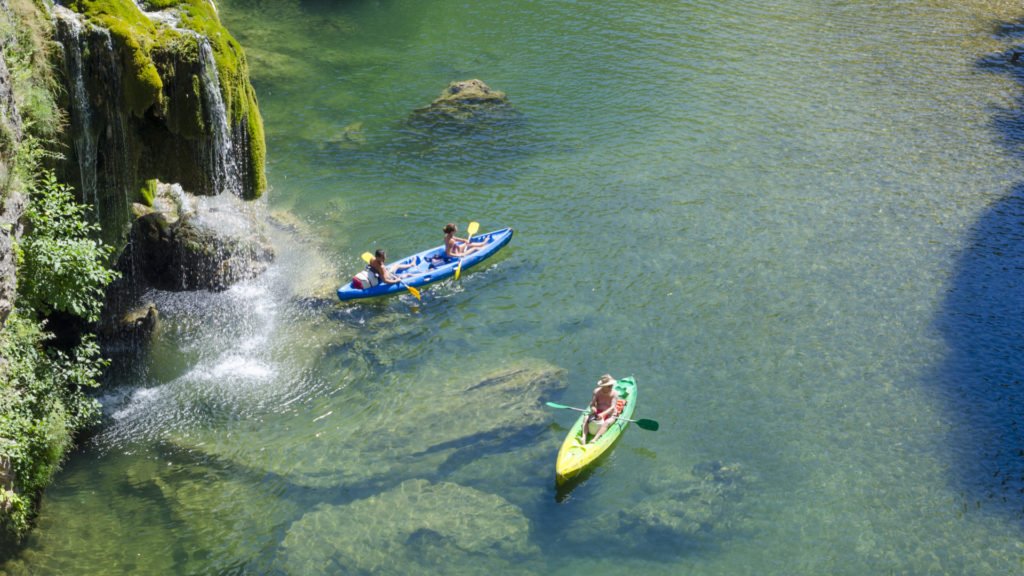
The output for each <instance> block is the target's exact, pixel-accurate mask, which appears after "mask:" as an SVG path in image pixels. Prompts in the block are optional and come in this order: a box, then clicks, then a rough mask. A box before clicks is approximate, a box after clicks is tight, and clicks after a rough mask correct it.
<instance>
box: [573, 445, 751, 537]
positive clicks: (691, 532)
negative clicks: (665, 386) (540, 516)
mask: <svg viewBox="0 0 1024 576" xmlns="http://www.w3.org/2000/svg"><path fill="white" fill-rule="evenodd" d="M755 481H756V478H754V477H753V476H752V475H750V474H749V473H748V472H747V471H746V470H745V469H744V467H743V466H741V465H739V464H728V465H726V464H723V463H721V462H717V461H716V462H707V463H703V464H698V465H697V466H694V468H693V471H692V475H690V476H688V477H684V478H678V477H668V476H665V475H655V476H652V477H650V478H648V479H647V481H646V482H645V484H644V485H642V486H640V487H639V489H637V490H636V494H637V495H638V498H639V499H638V501H637V502H636V503H635V504H634V505H632V506H624V507H622V508H621V509H619V510H615V511H609V512H606V513H604V514H601V515H599V516H597V518H593V517H588V518H586V519H585V520H580V521H578V522H575V523H574V524H573V525H572V526H571V527H570V529H569V530H568V531H567V532H566V537H567V538H568V539H569V540H570V541H572V542H576V543H581V544H582V543H586V542H591V541H593V540H595V539H598V538H601V537H602V535H604V534H608V533H614V534H618V535H619V538H618V540H617V546H619V547H620V548H622V549H623V550H625V551H631V552H640V551H644V550H657V549H658V548H663V547H664V545H665V543H673V544H675V545H676V546H677V547H681V546H687V545H696V544H698V543H699V542H700V541H701V540H702V539H704V538H707V537H709V535H710V534H712V533H719V532H725V531H728V530H731V529H735V528H737V527H738V525H739V524H740V523H742V522H743V520H744V517H743V516H742V514H741V513H740V510H739V509H738V507H737V506H735V504H737V503H738V502H739V501H740V500H741V499H742V497H743V495H744V492H745V491H746V490H747V489H748V487H749V486H750V485H751V484H752V483H754V482H755Z"/></svg>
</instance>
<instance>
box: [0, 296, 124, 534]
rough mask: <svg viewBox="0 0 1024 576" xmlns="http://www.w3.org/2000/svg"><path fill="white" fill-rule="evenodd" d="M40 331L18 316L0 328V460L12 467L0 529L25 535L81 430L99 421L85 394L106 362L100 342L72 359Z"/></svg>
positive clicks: (90, 341)
mask: <svg viewBox="0 0 1024 576" xmlns="http://www.w3.org/2000/svg"><path fill="white" fill-rule="evenodd" d="M48 338H49V335H48V334H47V333H46V332H44V331H43V330H42V326H41V325H40V324H39V323H37V322H35V321H32V320H30V319H28V318H25V317H23V316H20V315H18V314H14V315H12V316H11V317H10V318H8V319H7V323H6V324H5V325H4V328H3V330H2V331H0V358H3V362H2V363H0V460H7V462H9V463H10V468H11V471H12V472H13V477H14V478H15V479H16V485H15V486H14V490H7V489H5V487H3V486H0V509H3V508H7V513H6V514H0V528H3V531H4V532H6V533H7V534H11V535H15V536H17V535H20V534H23V533H24V531H25V530H26V529H27V527H28V520H29V518H30V517H31V513H32V510H33V505H32V502H33V501H34V499H35V496H36V495H37V494H38V492H39V491H41V490H42V489H43V488H44V487H45V486H46V485H47V484H48V483H49V482H50V479H51V478H52V477H53V474H54V473H55V472H56V471H57V469H58V467H59V464H60V462H61V460H62V458H63V456H64V454H65V453H66V452H67V450H68V449H69V448H70V446H71V439H72V436H73V434H74V433H75V431H76V430H79V429H81V428H84V427H86V426H89V425H91V424H93V423H95V422H96V420H97V418H98V417H99V404H98V403H97V402H96V400H94V399H92V398H89V397H88V396H87V395H86V393H85V390H86V389H87V388H91V387H95V386H97V385H98V384H97V378H98V377H99V375H100V372H101V371H102V369H103V367H104V366H105V365H106V361H105V360H103V359H101V358H100V355H99V346H98V345H97V344H96V341H95V339H94V338H85V339H84V340H83V341H82V344H81V345H79V346H78V347H77V348H76V349H75V351H74V353H73V354H72V355H66V354H63V353H61V352H57V351H53V350H47V349H46V348H45V346H44V344H45V341H46V340H47V339H48Z"/></svg>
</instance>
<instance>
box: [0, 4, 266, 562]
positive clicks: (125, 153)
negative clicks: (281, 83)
mask: <svg viewBox="0 0 1024 576" xmlns="http://www.w3.org/2000/svg"><path fill="white" fill-rule="evenodd" d="M140 6H141V8H140ZM264 157H265V147H264V136H263V124H262V119H261V117H260V114H259V110H258V108H257V102H256V96H255V93H254V92H253V89H252V86H251V85H250V83H249V79H248V68H247V64H246V61H245V57H244V54H243V52H242V49H241V47H240V46H239V45H238V43H237V42H236V41H235V40H234V39H233V38H232V37H231V35H230V34H229V33H228V32H227V31H226V30H224V28H223V27H222V26H221V25H220V22H219V19H218V18H217V14H216V10H215V8H214V7H213V4H212V2H209V1H208V0H151V1H149V2H144V1H142V2H140V3H139V4H138V5H137V4H135V3H134V2H132V0H67V1H65V2H59V3H58V4H52V3H51V2H50V1H49V0H0V556H2V555H4V554H5V553H9V552H10V551H11V550H12V549H13V547H12V544H13V543H14V542H16V541H17V540H19V539H20V538H21V537H22V536H23V535H24V534H25V532H26V530H27V529H28V526H29V525H30V521H31V517H32V515H33V512H34V509H35V507H36V503H37V501H38V497H39V495H40V494H41V491H42V490H43V488H44V487H45V486H46V485H47V484H48V483H49V481H50V479H51V477H52V475H53V473H54V472H55V471H56V469H57V468H58V466H59V464H60V462H61V461H62V459H63V458H64V455H65V454H66V452H67V450H68V449H69V448H70V446H72V444H73V439H74V437H75V435H76V434H77V433H78V432H79V431H81V430H82V429H83V428H84V427H85V426H88V425H89V424H90V423H91V422H93V421H94V419H95V418H96V416H97V414H98V411H97V404H96V402H95V401H93V400H90V399H89V397H88V396H87V394H86V390H87V389H88V388H90V387H92V386H95V385H97V382H98V380H99V377H100V370H101V368H102V366H103V365H104V361H103V360H101V359H100V357H99V348H98V346H97V345H96V344H95V339H94V338H93V337H91V336H90V335H89V334H88V333H82V332H81V329H83V328H84V329H85V331H86V332H88V331H89V330H92V329H94V328H95V327H96V326H97V324H96V322H97V320H98V318H99V307H100V305H101V304H102V301H103V300H102V290H103V287H104V286H106V285H107V284H108V283H109V282H110V281H111V279H112V278H113V277H114V274H113V273H112V272H111V271H110V270H109V269H108V268H107V266H108V265H109V256H110V251H109V250H110V249H109V248H107V247H106V246H105V245H104V244H103V242H101V241H99V240H98V238H97V237H98V236H99V234H98V230H97V228H96V227H95V225H93V224H92V222H95V221H97V219H98V221H99V222H101V223H103V225H104V229H103V230H102V236H103V238H106V239H107V240H108V241H109V240H112V241H114V243H120V242H122V241H123V240H124V238H125V237H126V230H127V229H128V228H129V225H130V223H131V221H132V219H133V218H132V213H131V210H130V206H131V203H132V202H136V201H139V202H143V203H151V202H152V201H153V200H152V199H153V191H154V189H155V188H156V180H162V181H164V182H175V183H179V184H181V185H182V186H183V187H184V188H186V189H187V190H189V191H191V192H194V193H197V194H207V195H213V194H219V193H222V192H228V193H231V194H233V195H236V196H239V197H242V198H248V199H252V198H255V197H258V196H260V195H261V194H262V193H263V192H264V190H265V189H266V179H265V176H264ZM51 170H53V171H55V172H56V173H57V175H58V176H57V178H56V179H55V178H54V177H53V176H52V174H51ZM67 184H70V185H72V186H73V188H69V187H68V186H67ZM72 190H74V196H73V195H72ZM76 197H77V199H78V200H79V201H82V202H84V203H85V204H84V205H80V204H78V203H77V202H76V201H75V198H76ZM62 325H63V327H64V328H67V327H68V326H73V327H74V329H73V330H70V331H68V330H63V332H61V326H62ZM55 328H57V330H56V331H57V332H58V334H57V336H58V337H57V338H56V339H54V336H53V334H51V332H53V331H55ZM69 332H70V337H68V336H69Z"/></svg>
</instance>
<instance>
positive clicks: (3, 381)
mask: <svg viewBox="0 0 1024 576" xmlns="http://www.w3.org/2000/svg"><path fill="white" fill-rule="evenodd" d="M8 5H9V7H10V9H11V12H7V11H0V40H2V42H0V45H2V46H3V58H4V60H5V62H6V63H7V66H8V69H9V71H10V75H11V88H12V92H13V95H14V103H15V106H16V107H17V110H18V112H19V115H20V117H21V126H20V129H19V127H18V126H16V125H14V124H10V123H9V122H10V119H9V118H4V119H3V120H2V121H0V134H2V138H0V152H2V155H0V165H2V166H0V167H2V168H4V169H5V170H4V171H3V179H2V180H0V208H2V207H4V206H5V205H7V200H9V199H10V198H11V197H12V196H13V195H23V196H27V199H28V203H27V207H26V210H25V214H24V221H25V222H26V227H25V231H24V234H23V236H22V237H21V239H20V240H19V241H18V243H17V245H16V246H15V255H16V259H17V262H18V264H19V270H18V272H19V274H18V287H17V299H16V302H15V307H14V310H13V312H12V313H11V315H10V316H9V317H8V318H7V321H6V323H4V324H3V325H2V326H0V550H5V551H7V550H10V549H11V546H10V544H11V543H13V542H16V541H18V540H20V539H21V538H22V537H23V536H24V534H25V532H26V531H27V529H28V526H29V523H30V520H31V518H32V515H33V513H34V511H35V508H36V501H37V499H38V496H39V494H40V492H41V490H42V489H43V488H44V487H45V486H46V485H47V484H48V483H49V482H50V480H51V478H52V477H53V474H54V473H55V472H56V470H57V469H58V468H59V466H60V463H61V461H62V459H63V457H64V455H65V454H66V453H67V451H68V449H69V448H70V446H71V445H72V443H73V438H74V436H75V434H76V433H77V432H79V431H80V430H82V429H83V428H85V427H87V426H89V425H90V424H92V423H93V422H95V421H96V419H97V417H98V414H99V411H98V405H97V403H96V402H95V401H94V400H92V399H90V398H89V397H88V396H87V394H86V391H87V390H88V389H89V388H93V387H95V386H97V382H98V378H99V376H100V374H101V371H102V369H103V367H104V366H105V361H104V360H103V359H101V358H100V355H99V346H98V345H97V343H96V341H95V339H94V338H93V337H92V336H90V335H85V336H84V337H82V338H81V340H80V341H79V342H78V343H77V344H76V345H73V346H72V345H67V346H66V347H65V348H64V349H60V348H58V347H57V346H55V345H54V342H53V341H52V340H53V336H52V335H51V334H49V333H48V332H47V331H46V327H47V324H46V319H47V317H48V316H49V315H50V314H52V313H55V312H60V313H66V314H71V315H75V316H78V317H81V318H82V319H84V320H86V321H95V320H96V319H97V318H98V316H99V310H100V306H101V304H102V300H101V299H102V297H103V289H104V288H105V286H106V285H107V283H109V282H110V281H111V280H112V279H113V278H114V273H113V272H112V271H110V270H108V269H107V267H106V259H107V257H108V256H109V254H110V249H109V248H108V247H105V246H104V245H103V244H102V243H100V242H99V241H98V240H94V239H93V238H92V235H93V234H94V233H95V232H96V226H94V225H91V224H88V223H87V222H86V220H85V212H84V211H85V208H84V207H83V206H81V205H78V204H76V203H75V201H74V199H73V196H72V194H71V191H70V190H69V189H68V188H67V187H66V186H63V185H62V184H60V183H58V182H57V181H56V180H55V179H54V176H53V175H52V174H51V173H49V172H47V171H45V170H44V169H43V162H44V161H45V160H46V159H47V158H48V157H49V156H51V154H50V153H48V152H47V151H46V150H47V148H48V147H51V143H53V142H54V141H55V139H56V138H57V137H58V136H59V131H60V130H61V128H62V126H63V115H62V113H61V111H60V110H59V108H58V106H57V105H56V98H55V95H56V92H57V90H58V87H57V83H56V82H55V80H54V74H53V71H52V70H51V69H50V65H49V61H48V59H47V57H46V56H47V54H46V52H45V50H46V49H47V47H49V46H51V44H50V40H49V38H51V37H52V31H50V30H49V28H48V26H49V20H48V19H47V18H46V17H45V13H43V12H42V11H41V10H40V9H39V8H38V7H37V6H36V5H35V4H34V2H33V1H32V0H9V4H8ZM39 174H42V176H41V177H39V176H37V175H39Z"/></svg>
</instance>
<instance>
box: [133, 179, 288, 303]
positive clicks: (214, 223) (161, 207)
mask: <svg viewBox="0 0 1024 576" xmlns="http://www.w3.org/2000/svg"><path fill="white" fill-rule="evenodd" d="M135 210H136V211H137V212H138V213H139V214H140V216H139V218H137V219H136V220H135V224H134V226H133V228H132V239H133V242H132V254H131V258H132V261H133V262H134V263H135V265H136V266H138V268H139V271H140V272H141V277H142V279H144V280H145V282H146V283H147V284H148V285H150V286H153V287H155V288H159V289H162V290H223V289H225V288H227V287H228V286H230V285H232V284H234V283H235V282H238V281H240V280H245V279H249V278H254V277H256V276H258V275H259V274H261V273H262V272H263V271H264V270H266V267H267V264H268V263H269V262H271V261H272V260H273V258H274V250H273V248H272V247H271V246H270V241H269V240H268V238H267V237H266V235H265V234H264V230H263V219H262V218H261V217H260V214H259V207H258V206H254V205H252V204H251V203H246V202H244V201H242V200H240V199H238V198H237V197H235V196H232V195H230V194H226V195H222V196H217V197H200V196H194V195H191V194H188V193H187V192H185V191H184V190H182V189H181V187H180V186H178V185H166V184H162V185H160V186H159V189H158V192H157V197H156V198H155V199H154V208H148V207H146V206H143V205H141V204H136V205H135Z"/></svg>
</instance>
